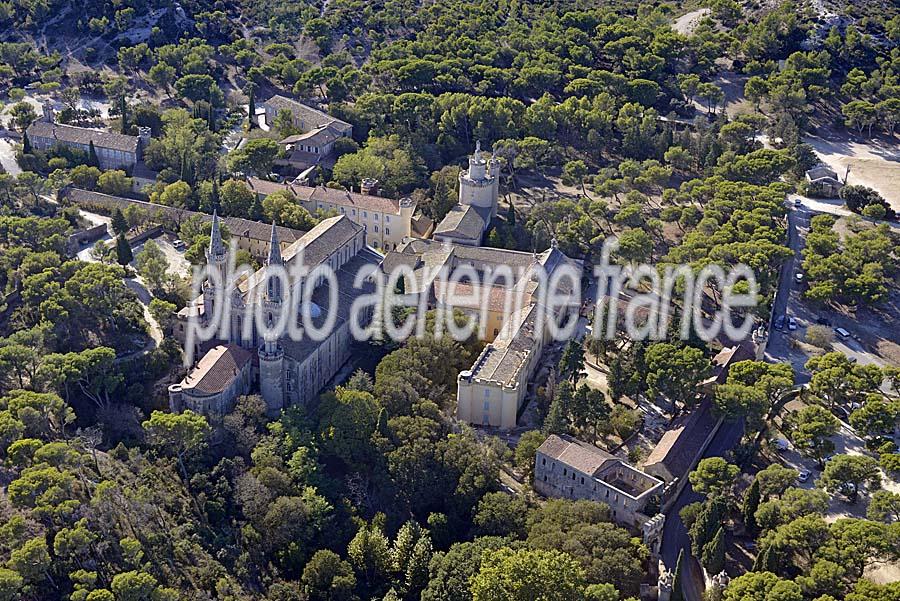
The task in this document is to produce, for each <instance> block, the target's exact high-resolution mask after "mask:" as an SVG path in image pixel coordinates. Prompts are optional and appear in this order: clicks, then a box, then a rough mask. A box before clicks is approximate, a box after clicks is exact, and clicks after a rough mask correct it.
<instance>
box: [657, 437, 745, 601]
mask: <svg viewBox="0 0 900 601" xmlns="http://www.w3.org/2000/svg"><path fill="white" fill-rule="evenodd" d="M743 434H744V423H743V421H736V422H725V423H723V424H722V427H721V428H719V431H718V432H717V433H716V435H715V436H714V437H713V439H712V441H710V443H709V447H707V449H706V452H705V453H704V454H703V458H704V459H705V458H707V457H724V456H725V453H726V452H727V451H729V450H731V449H733V448H734V447H735V446H737V444H738V443H739V442H740V440H741V436H743ZM700 500H702V497H701V496H700V495H699V494H698V493H696V492H694V489H693V488H692V487H691V484H690V482H688V483H687V484H686V485H685V487H684V489H683V490H682V491H681V494H680V495H678V499H677V500H676V501H675V503H674V504H673V505H672V508H671V509H670V510H669V511H668V513H667V514H666V525H665V526H664V528H663V542H662V557H663V562H664V563H665V564H666V567H668V568H670V569H673V570H674V569H675V562H676V561H678V552H679V551H681V550H682V549H684V556H685V560H686V565H685V568H686V577H685V578H684V589H683V592H684V598H685V601H702V600H703V588H704V585H703V576H702V573H701V571H700V564H699V563H698V562H697V560H696V559H695V558H694V557H693V556H692V555H691V539H690V537H689V536H688V533H687V529H686V528H685V527H684V524H683V523H682V521H681V517H680V516H679V515H678V512H680V511H681V509H682V508H683V507H684V506H685V505H689V504H691V503H695V502H697V501H700Z"/></svg>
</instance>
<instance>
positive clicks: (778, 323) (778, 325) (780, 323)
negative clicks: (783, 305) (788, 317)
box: [775, 315, 784, 330]
mask: <svg viewBox="0 0 900 601" xmlns="http://www.w3.org/2000/svg"><path fill="white" fill-rule="evenodd" d="M783 328H784V315H779V316H778V317H776V318H775V329H776V330H781V329H783Z"/></svg>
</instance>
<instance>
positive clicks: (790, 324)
mask: <svg viewBox="0 0 900 601" xmlns="http://www.w3.org/2000/svg"><path fill="white" fill-rule="evenodd" d="M788 329H789V330H791V331H792V332H793V331H794V330H796V329H797V320H796V319H794V318H793V317H788Z"/></svg>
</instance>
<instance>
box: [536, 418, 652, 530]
mask: <svg viewBox="0 0 900 601" xmlns="http://www.w3.org/2000/svg"><path fill="white" fill-rule="evenodd" d="M663 487H664V483H663V482H662V481H661V480H659V479H657V478H654V477H653V476H650V475H648V474H645V473H644V472H642V471H640V470H638V469H636V468H634V467H632V466H630V465H628V464H627V463H625V462H624V461H622V460H621V459H619V458H618V457H615V456H614V455H610V454H609V453H607V452H606V451H603V450H601V449H599V448H597V447H596V446H594V445H592V444H588V443H586V442H583V441H580V440H577V439H575V438H572V437H571V436H557V435H556V434H551V435H550V436H549V437H548V438H547V440H545V441H544V443H543V444H542V445H541V446H540V447H539V448H538V450H537V453H536V454H535V459H534V489H535V490H536V491H537V492H539V493H541V494H542V495H545V496H547V497H558V498H563V499H574V500H580V499H586V500H588V501H598V502H600V503H605V504H607V505H609V508H610V511H611V514H612V518H613V519H614V520H615V521H616V522H618V523H620V524H623V525H626V526H629V527H634V528H642V527H643V525H644V524H645V523H646V522H648V521H649V520H650V519H651V516H653V515H655V514H656V513H657V509H658V502H659V497H660V496H661V494H662V491H663Z"/></svg>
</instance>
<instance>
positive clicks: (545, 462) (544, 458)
mask: <svg viewBox="0 0 900 601" xmlns="http://www.w3.org/2000/svg"><path fill="white" fill-rule="evenodd" d="M541 465H547V458H546V457H541Z"/></svg>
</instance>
